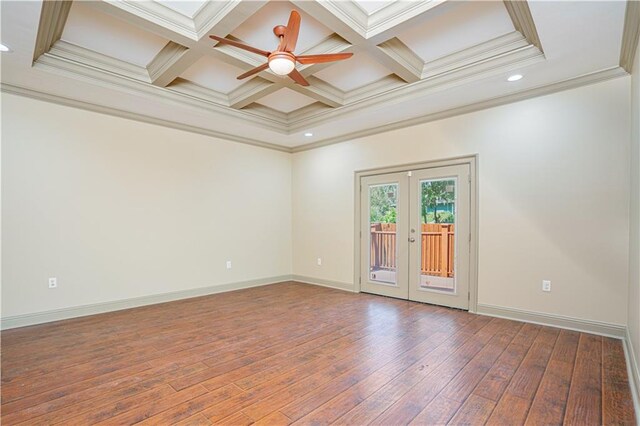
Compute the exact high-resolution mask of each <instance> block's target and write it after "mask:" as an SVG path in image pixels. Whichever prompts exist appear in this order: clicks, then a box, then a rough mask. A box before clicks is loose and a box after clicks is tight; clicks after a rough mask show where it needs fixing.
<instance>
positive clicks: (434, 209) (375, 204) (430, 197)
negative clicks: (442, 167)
mask: <svg viewBox="0 0 640 426" xmlns="http://www.w3.org/2000/svg"><path fill="white" fill-rule="evenodd" d="M454 185H455V181H453V180H439V181H426V182H423V183H422V191H421V192H422V203H421V215H422V223H455V215H454V214H453V213H452V212H450V211H448V210H449V209H450V208H451V207H450V206H451V205H452V204H453V202H454V200H455V192H454V188H455V186H454ZM397 203H398V186H397V185H395V184H392V185H378V186H373V187H370V188H369V220H370V223H396V219H397Z"/></svg>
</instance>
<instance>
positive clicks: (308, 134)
mask: <svg viewBox="0 0 640 426" xmlns="http://www.w3.org/2000/svg"><path fill="white" fill-rule="evenodd" d="M304 135H305V136H306V137H308V138H310V137H311V136H313V133H311V132H307V133H305V134H304Z"/></svg>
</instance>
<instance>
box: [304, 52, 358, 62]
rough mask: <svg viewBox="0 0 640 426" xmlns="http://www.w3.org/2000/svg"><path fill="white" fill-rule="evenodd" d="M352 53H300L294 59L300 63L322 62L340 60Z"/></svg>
mask: <svg viewBox="0 0 640 426" xmlns="http://www.w3.org/2000/svg"><path fill="white" fill-rule="evenodd" d="M352 56H353V53H328V54H326V55H302V56H296V61H298V62H300V63H301V64H319V63H322V62H333V61H342V60H343V59H349V58H350V57H352Z"/></svg>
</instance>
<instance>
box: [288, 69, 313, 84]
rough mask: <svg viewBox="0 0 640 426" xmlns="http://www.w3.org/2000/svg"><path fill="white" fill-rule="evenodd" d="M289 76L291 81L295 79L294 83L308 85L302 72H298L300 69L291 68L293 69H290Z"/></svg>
mask: <svg viewBox="0 0 640 426" xmlns="http://www.w3.org/2000/svg"><path fill="white" fill-rule="evenodd" d="M289 77H291V79H292V80H293V81H295V82H296V83H298V84H299V85H300V86H308V85H309V82H308V81H307V80H305V78H304V77H303V76H302V74H300V71H298V70H297V69H295V68H294V69H293V71H291V72H290V73H289Z"/></svg>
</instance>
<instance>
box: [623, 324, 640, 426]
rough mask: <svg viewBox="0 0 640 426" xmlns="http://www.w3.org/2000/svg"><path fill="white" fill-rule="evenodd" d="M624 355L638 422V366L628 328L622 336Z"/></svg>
mask: <svg viewBox="0 0 640 426" xmlns="http://www.w3.org/2000/svg"><path fill="white" fill-rule="evenodd" d="M623 346H624V357H625V359H626V361H627V376H628V377H629V387H630V388H631V397H632V398H633V407H634V408H635V411H636V419H638V422H639V424H640V368H638V358H636V354H635V352H634V350H633V345H632V344H631V335H630V334H629V328H628V327H627V328H626V333H625V338H624V344H623Z"/></svg>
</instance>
